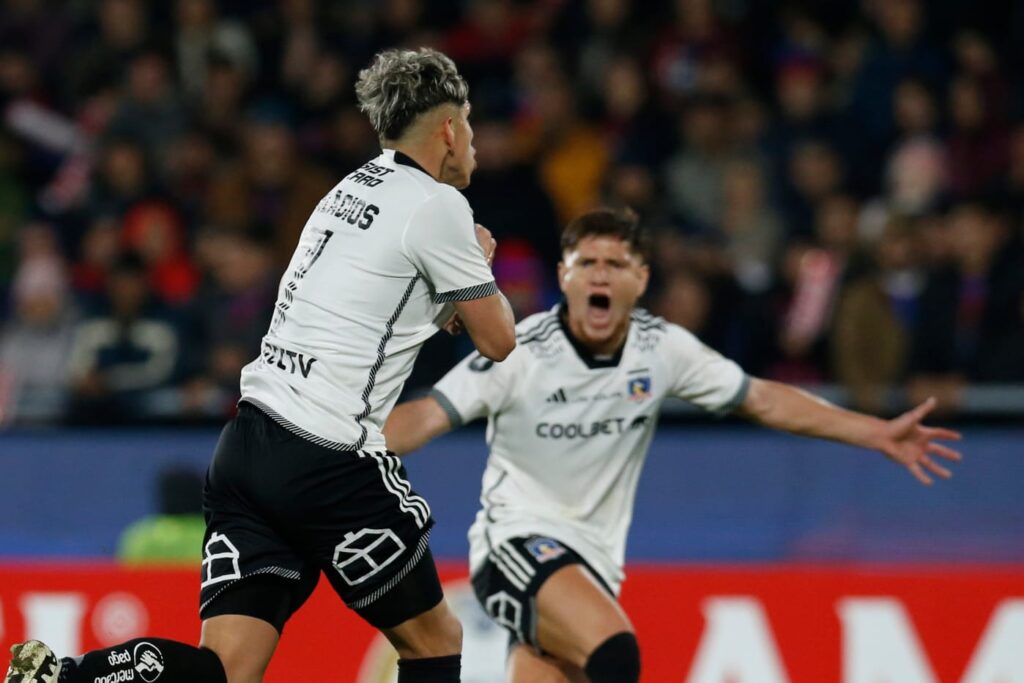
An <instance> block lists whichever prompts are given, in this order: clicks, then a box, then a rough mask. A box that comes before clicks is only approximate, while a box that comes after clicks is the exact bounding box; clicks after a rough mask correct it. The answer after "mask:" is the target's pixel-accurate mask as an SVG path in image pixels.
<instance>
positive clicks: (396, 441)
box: [384, 396, 451, 455]
mask: <svg viewBox="0 0 1024 683" xmlns="http://www.w3.org/2000/svg"><path fill="white" fill-rule="evenodd" d="M449 430H451V422H450V421H449V419H448V414H447V413H445V412H444V408H442V407H441V406H440V404H438V402H437V401H436V400H435V399H433V398H431V397H429V396H428V397H426V398H421V399H417V400H415V401H408V402H406V403H401V404H399V405H397V406H395V409H394V410H392V411H391V414H390V415H388V419H387V422H385V423H384V442H385V443H386V444H387V447H388V450H390V451H392V452H394V453H395V454H397V455H405V454H407V453H411V452H412V451H415V450H417V449H419V448H422V447H423V446H424V445H426V444H427V442H429V441H431V440H432V439H435V438H437V437H438V436H441V435H442V434H444V433H445V432H448V431H449Z"/></svg>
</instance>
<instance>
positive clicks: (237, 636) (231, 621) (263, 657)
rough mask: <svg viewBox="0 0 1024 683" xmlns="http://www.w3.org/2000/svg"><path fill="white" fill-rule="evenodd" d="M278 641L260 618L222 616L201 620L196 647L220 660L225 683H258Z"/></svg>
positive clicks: (237, 615)
mask: <svg viewBox="0 0 1024 683" xmlns="http://www.w3.org/2000/svg"><path fill="white" fill-rule="evenodd" d="M278 638H279V634H278V632H277V629H275V628H274V627H273V626H272V625H271V624H269V623H268V622H266V621H263V620H262V619H257V618H256V617H249V616H244V615H241V614H224V615H220V616H216V617H211V618H209V619H206V620H204V621H203V630H202V637H201V639H200V641H199V646H200V647H205V648H208V649H210V650H213V652H214V653H216V655H217V656H218V657H219V658H220V662H221V664H222V665H223V666H224V673H225V674H226V675H227V679H228V683H260V681H262V680H263V674H264V672H265V671H266V670H267V665H268V664H270V658H271V657H272V656H273V654H274V649H275V648H276V647H277V641H278Z"/></svg>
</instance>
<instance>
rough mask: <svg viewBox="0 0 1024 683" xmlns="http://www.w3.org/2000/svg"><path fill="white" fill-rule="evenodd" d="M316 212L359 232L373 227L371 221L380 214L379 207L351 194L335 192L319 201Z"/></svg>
mask: <svg viewBox="0 0 1024 683" xmlns="http://www.w3.org/2000/svg"><path fill="white" fill-rule="evenodd" d="M316 211H317V212H318V213H325V214H328V215H330V216H334V217H335V218H340V219H342V220H344V221H345V222H346V223H348V224H349V225H354V226H356V227H357V228H359V229H360V230H367V229H369V227H370V226H371V225H373V219H374V218H376V217H377V216H378V215H379V214H380V207H378V206H377V205H376V204H370V203H369V202H367V201H366V200H365V199H360V198H359V197H357V196H355V195H353V194H347V193H345V192H342V191H341V190H335V191H334V192H332V193H331V194H328V195H327V196H326V197H324V198H323V199H322V200H320V204H318V205H317V207H316Z"/></svg>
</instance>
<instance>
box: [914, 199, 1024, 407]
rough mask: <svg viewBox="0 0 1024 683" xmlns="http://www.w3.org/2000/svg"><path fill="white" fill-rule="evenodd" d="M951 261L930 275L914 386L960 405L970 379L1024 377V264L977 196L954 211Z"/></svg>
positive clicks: (917, 333)
mask: <svg viewBox="0 0 1024 683" xmlns="http://www.w3.org/2000/svg"><path fill="white" fill-rule="evenodd" d="M949 222H950V231H951V235H950V237H951V240H952V247H953V251H952V253H953V260H952V262H951V263H950V265H949V266H948V267H946V268H943V269H940V270H936V271H934V272H932V273H931V275H930V276H929V278H928V284H927V286H926V288H925V290H924V292H923V293H922V295H921V305H920V313H919V317H918V319H917V324H916V326H915V332H914V341H913V345H914V350H913V359H912V373H913V383H914V386H913V387H912V391H913V392H914V393H915V394H916V395H920V394H924V393H928V394H929V395H931V394H934V395H935V396H936V398H938V399H939V400H940V402H941V403H943V404H944V405H945V406H946V407H947V408H948V407H955V405H956V403H957V401H958V396H959V392H960V390H961V389H962V387H963V385H964V383H965V382H967V381H971V380H981V381H985V380H988V381H1009V380H1013V379H1019V378H1022V377H1024V354H1022V353H1021V349H1020V347H1019V346H1018V345H1017V344H1019V341H1020V326H1021V311H1020V306H1021V300H1022V296H1024V268H1022V265H1021V259H1020V254H1019V253H1015V252H1013V251H1007V250H1005V249H1004V246H1005V245H1006V243H1007V241H1008V239H1009V234H1008V231H1007V229H1006V225H1005V222H1004V221H1003V219H1002V217H1001V216H1000V215H999V214H998V213H996V212H994V211H993V210H992V209H991V208H990V207H987V206H985V205H984V204H981V203H978V202H968V203H962V204H958V205H956V206H955V207H954V208H953V210H952V212H951V213H950V215H949Z"/></svg>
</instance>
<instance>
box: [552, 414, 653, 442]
mask: <svg viewBox="0 0 1024 683" xmlns="http://www.w3.org/2000/svg"><path fill="white" fill-rule="evenodd" d="M648 419H649V418H648V416H647V415H640V416H639V417H635V418H633V420H632V421H631V422H629V423H628V424H627V418H625V417H610V418H608V419H606V420H598V421H596V422H591V423H590V424H582V423H570V424H558V423H556V422H540V423H538V424H537V430H536V431H537V436H539V437H540V438H542V439H590V438H592V437H595V436H601V435H605V436H615V435H617V434H622V433H623V432H624V431H626V430H627V429H640V428H641V427H643V426H644V425H646V424H647V420H648Z"/></svg>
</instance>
